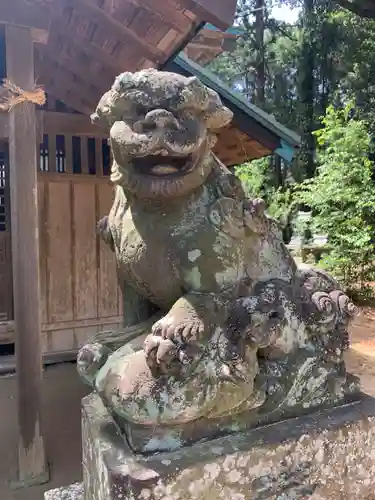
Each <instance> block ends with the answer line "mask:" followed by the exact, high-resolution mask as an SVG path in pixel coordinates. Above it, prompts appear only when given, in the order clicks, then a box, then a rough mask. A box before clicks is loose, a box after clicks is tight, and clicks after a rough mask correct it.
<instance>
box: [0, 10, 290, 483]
mask: <svg viewBox="0 0 375 500" xmlns="http://www.w3.org/2000/svg"><path fill="white" fill-rule="evenodd" d="M235 9H236V0H220V1H213V0H12V1H3V2H0V78H7V79H8V80H10V81H11V82H12V83H13V84H15V85H17V86H19V87H20V88H21V89H24V90H26V91H27V90H32V89H33V88H34V87H35V83H36V84H37V85H42V86H43V87H44V89H45V91H46V93H47V96H48V99H47V102H46V104H45V105H44V106H43V107H42V108H37V107H36V106H35V105H34V104H31V103H23V104H22V105H19V106H15V107H14V108H13V109H12V110H11V111H10V112H9V113H6V112H3V113H0V344H2V343H3V344H4V343H13V342H15V346H16V348H15V352H16V369H17V380H18V421H19V431H20V438H19V471H18V479H19V481H20V482H21V484H31V483H38V482H42V481H43V480H48V470H47V465H46V459H45V455H44V443H43V431H42V426H41V415H40V397H41V394H40V392H41V377H42V355H44V356H57V357H58V356H61V355H62V354H63V355H64V356H70V357H71V358H74V356H75V355H76V352H77V349H78V348H79V347H80V346H81V345H82V344H83V343H84V342H85V340H86V339H87V338H88V337H90V336H91V335H93V334H94V333H96V332H97V331H99V330H102V329H108V328H117V327H118V326H119V325H120V323H121V298H120V297H119V293H118V289H117V285H116V273H115V262H114V259H113V255H112V254H111V253H110V252H109V251H108V249H107V248H106V247H105V245H104V244H102V243H101V242H100V241H99V239H98V238H97V235H96V231H95V228H96V221H97V220H98V219H99V218H100V217H102V216H103V215H105V214H107V213H108V210H109V208H110V205H111V201H112V187H111V185H110V182H109V177H108V174H109V169H110V151H109V147H108V144H107V137H106V135H105V132H104V131H103V130H102V129H100V128H99V127H97V126H94V125H92V124H91V123H90V120H89V115H90V114H91V113H92V112H93V111H94V109H95V106H96V104H97V102H98V100H99V98H100V97H101V95H102V94H103V93H104V92H105V91H106V90H108V89H109V88H110V86H111V85H112V83H113V81H114V78H115V77H116V76H117V75H118V74H119V73H121V72H122V71H135V70H139V69H141V68H149V67H157V68H160V69H165V70H168V71H176V72H180V73H181V74H188V75H197V76H198V77H200V78H201V79H202V80H203V81H204V83H206V84H207V85H209V86H211V87H212V88H214V89H215V90H217V91H218V92H219V93H220V95H221V97H222V98H223V101H224V102H225V104H226V105H228V106H229V107H230V108H231V109H232V110H233V112H234V115H235V118H234V120H233V123H232V124H231V126H230V127H228V128H227V129H225V130H224V131H223V132H222V133H221V134H220V137H219V141H218V145H217V148H216V153H217V154H218V156H219V157H220V158H221V159H222V161H223V162H224V163H226V164H227V165H228V166H232V165H236V164H239V163H242V162H244V161H249V160H251V159H254V158H260V157H262V156H266V155H269V154H271V153H273V152H277V153H278V154H280V155H281V156H282V157H283V158H285V159H287V160H290V159H291V158H292V156H293V154H294V151H295V150H296V148H298V146H299V138H298V136H296V135H295V134H293V133H292V132H291V131H289V130H287V129H285V128H284V127H282V126H281V125H280V124H278V123H276V122H275V121H274V120H273V119H272V118H271V117H270V116H268V115H266V114H265V113H262V112H261V111H260V110H259V109H258V108H256V107H254V106H251V105H250V104H249V103H247V102H246V101H245V100H244V99H242V98H241V97H239V96H236V95H235V94H233V93H232V92H231V91H230V89H227V88H226V87H225V86H223V85H222V84H221V82H219V81H217V80H216V79H215V78H214V77H213V76H212V75H210V74H209V73H208V72H207V71H205V70H203V69H202V67H201V66H199V64H198V63H205V62H207V61H209V60H211V59H212V58H213V57H215V56H216V55H217V54H219V53H220V52H221V51H223V50H229V49H230V46H231V44H232V45H233V42H234V41H235V38H236V36H237V35H238V32H237V30H235V29H232V28H231V25H232V23H233V21H234V15H235ZM192 59H194V61H195V62H193V60H192Z"/></svg>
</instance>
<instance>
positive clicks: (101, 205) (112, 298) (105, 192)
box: [97, 185, 119, 318]
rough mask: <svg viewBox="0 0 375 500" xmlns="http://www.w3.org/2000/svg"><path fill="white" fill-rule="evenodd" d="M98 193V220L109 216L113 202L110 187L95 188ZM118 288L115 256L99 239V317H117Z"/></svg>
mask: <svg viewBox="0 0 375 500" xmlns="http://www.w3.org/2000/svg"><path fill="white" fill-rule="evenodd" d="M97 193H98V217H97V218H98V220H100V219H101V218H102V217H104V216H105V215H108V214H109V211H110V209H111V205H112V201H113V188H112V186H111V185H100V186H97ZM118 293H119V292H118V286H117V275H116V260H115V254H114V253H113V252H112V251H111V249H110V248H109V247H108V245H106V243H104V241H103V240H102V239H101V238H99V287H98V305H99V317H100V318H103V317H106V316H113V315H117V314H119V313H118Z"/></svg>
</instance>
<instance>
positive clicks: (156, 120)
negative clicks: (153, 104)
mask: <svg viewBox="0 0 375 500" xmlns="http://www.w3.org/2000/svg"><path fill="white" fill-rule="evenodd" d="M144 122H145V123H148V124H151V123H153V124H154V125H155V126H156V127H157V128H164V127H170V126H171V125H173V126H175V127H176V128H179V123H178V121H177V119H176V118H175V117H174V115H173V114H172V113H171V112H170V111H167V110H166V109H153V110H152V111H150V112H148V113H147V114H146V116H145V120H144Z"/></svg>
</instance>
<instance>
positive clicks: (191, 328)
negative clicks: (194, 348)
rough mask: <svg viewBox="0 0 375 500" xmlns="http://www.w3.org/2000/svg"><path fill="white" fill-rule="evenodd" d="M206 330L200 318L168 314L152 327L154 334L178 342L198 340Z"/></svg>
mask: <svg viewBox="0 0 375 500" xmlns="http://www.w3.org/2000/svg"><path fill="white" fill-rule="evenodd" d="M203 332H204V324H203V321H201V320H200V319H199V318H197V317H195V318H178V317H176V316H174V315H171V314H167V315H166V316H164V317H163V318H161V319H160V320H159V321H157V322H156V323H155V324H154V326H153V327H152V334H153V335H156V336H159V337H162V338H163V339H169V340H172V341H174V342H176V343H178V344H188V343H192V342H197V341H199V339H200V338H201V337H202V334H203Z"/></svg>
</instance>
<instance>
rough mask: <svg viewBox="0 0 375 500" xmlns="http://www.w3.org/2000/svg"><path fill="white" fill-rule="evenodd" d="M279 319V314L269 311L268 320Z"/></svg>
mask: <svg viewBox="0 0 375 500" xmlns="http://www.w3.org/2000/svg"><path fill="white" fill-rule="evenodd" d="M278 317H279V313H278V312H277V311H271V312H270V313H269V314H268V318H269V319H277V318H278Z"/></svg>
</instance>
